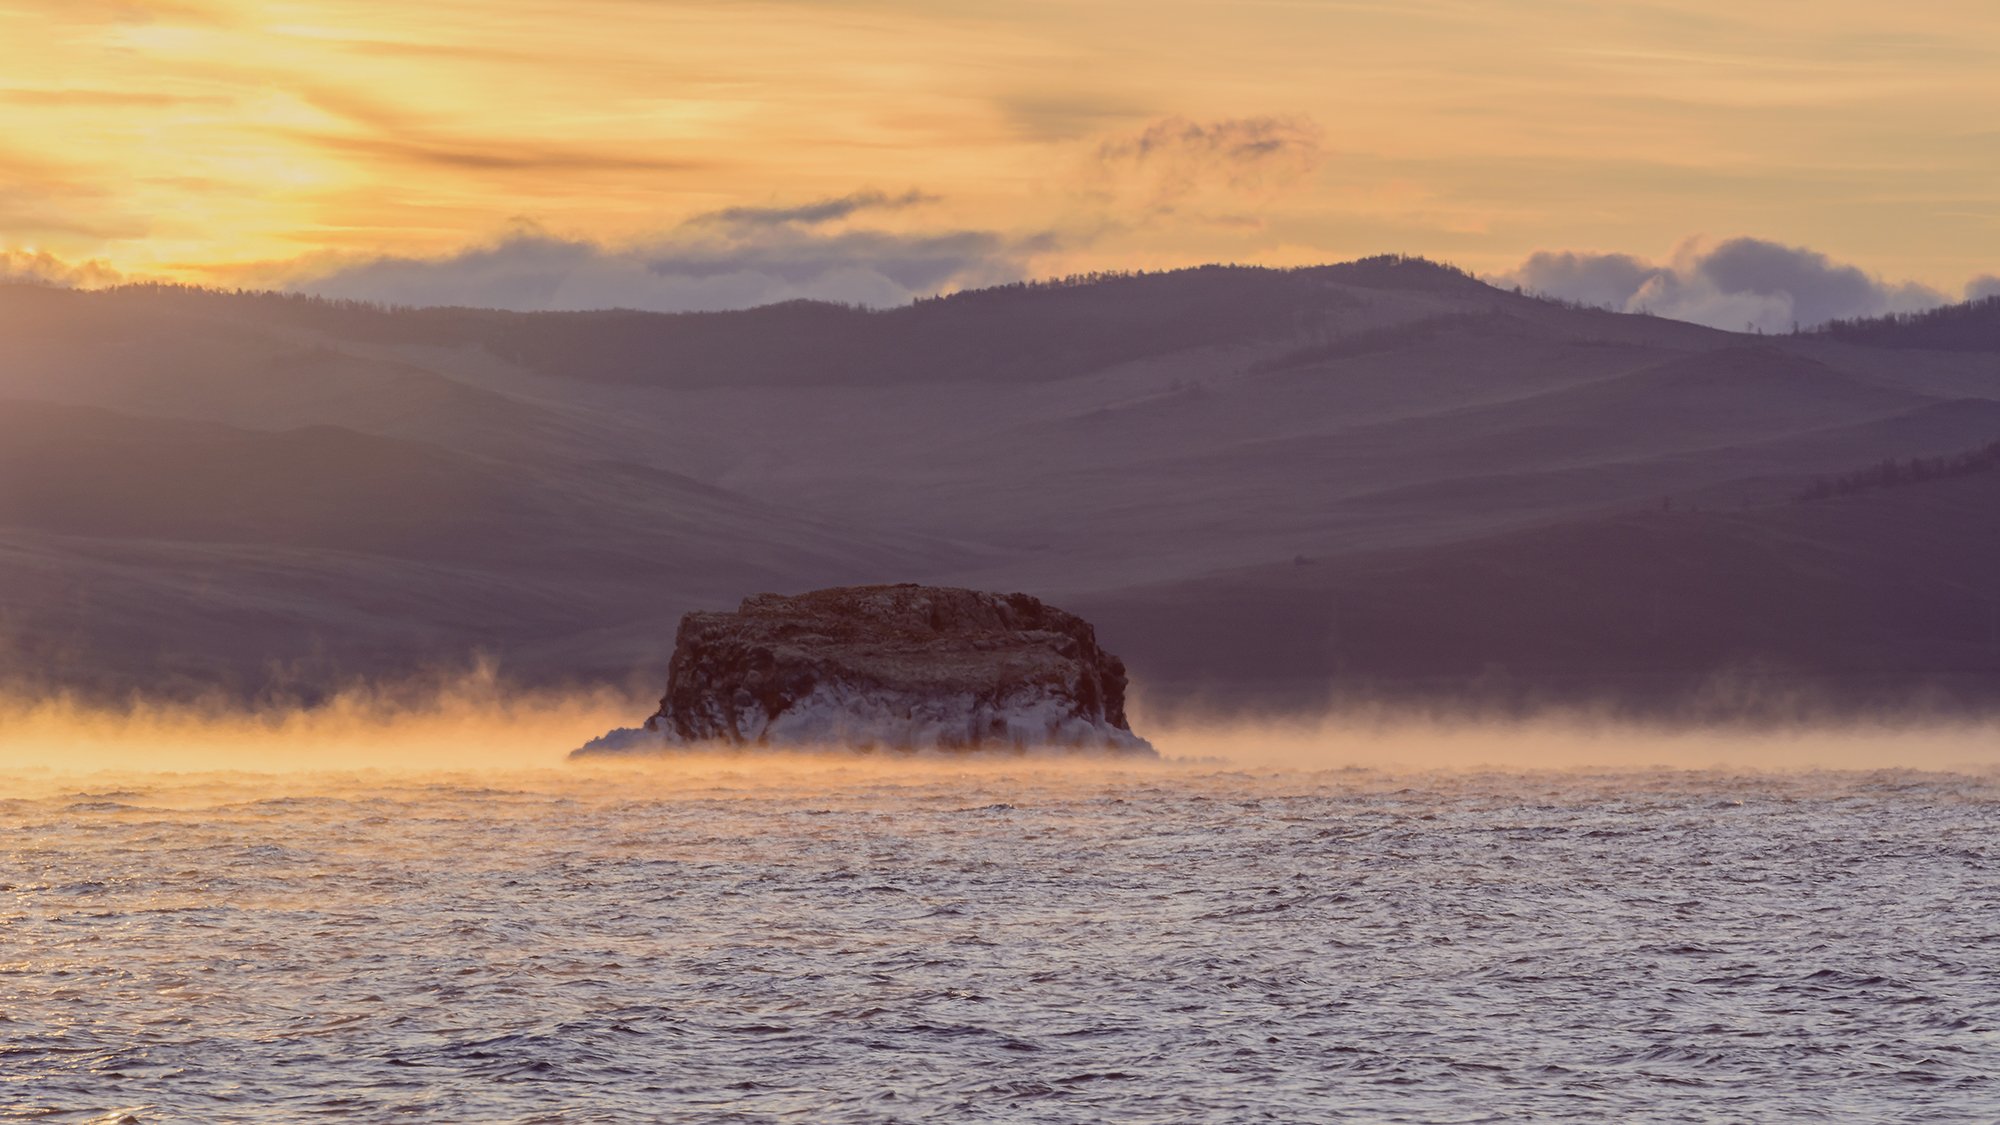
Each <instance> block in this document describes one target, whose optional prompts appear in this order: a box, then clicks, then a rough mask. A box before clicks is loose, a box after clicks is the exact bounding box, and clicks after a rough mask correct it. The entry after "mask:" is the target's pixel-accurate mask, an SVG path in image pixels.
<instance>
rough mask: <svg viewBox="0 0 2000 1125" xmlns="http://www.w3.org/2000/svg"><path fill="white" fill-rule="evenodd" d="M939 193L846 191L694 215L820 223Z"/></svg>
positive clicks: (754, 222) (737, 222) (739, 222)
mask: <svg viewBox="0 0 2000 1125" xmlns="http://www.w3.org/2000/svg"><path fill="white" fill-rule="evenodd" d="M937 201H938V197H937V196H935V195H926V194H924V193H923V192H920V191H918V190H916V189H915V188H911V189H910V190H909V191H906V192H904V193H903V194H901V195H889V194H886V193H884V192H880V191H874V190H868V191H857V192H854V193H853V194H851V195H843V196H841V197H840V198H838V199H822V200H819V201H817V202H814V203H802V204H800V205H798V206H796V207H729V208H725V209H724V210H721V211H711V212H709V213H708V214H706V215H698V216H696V217H695V221H696V222H710V223H723V224H728V225H732V226H776V225H784V224H798V225H801V226H817V225H819V224H821V223H830V222H834V221H836V220H839V219H846V218H850V217H852V216H853V215H854V214H856V213H857V212H860V211H900V210H902V209H903V208H906V207H916V206H918V205H920V204H924V203H936V202H937Z"/></svg>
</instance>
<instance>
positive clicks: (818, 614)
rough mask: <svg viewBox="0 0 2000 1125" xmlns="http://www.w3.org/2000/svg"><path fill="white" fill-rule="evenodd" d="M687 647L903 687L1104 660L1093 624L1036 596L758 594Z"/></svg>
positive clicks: (713, 619)
mask: <svg viewBox="0 0 2000 1125" xmlns="http://www.w3.org/2000/svg"><path fill="white" fill-rule="evenodd" d="M681 629H682V636H683V639H684V640H696V641H699V642H700V643H703V644H708V645H714V644H737V645H755V646H759V647H763V648H768V649H770V650H771V651H772V653H773V655H774V656H778V657H780V658H783V659H794V660H801V661H807V662H812V663H830V664H838V665H839V666H840V667H841V668H842V669H843V670H845V671H847V672H849V673H851V674H860V675H864V676H868V677H870V678H877V679H880V680H882V681H884V682H894V683H902V684H912V683H919V682H923V683H935V684H938V685H940V686H948V685H951V684H953V683H955V682H958V681H964V680H971V679H981V680H987V681H991V680H992V679H993V678H994V677H995V675H996V666H997V668H998V671H999V674H1000V675H1002V676H1003V678H1006V679H1012V678H1015V677H1023V676H1029V675H1033V674H1036V673H1038V672H1045V671H1049V670H1053V669H1056V668H1058V667H1060V666H1062V665H1063V664H1065V663H1066V662H1067V661H1070V660H1075V659H1077V658H1079V657H1084V656H1086V655H1089V656H1093V657H1094V656H1096V655H1097V653H1096V651H1095V650H1096V636H1095V633H1094V631H1093V630H1092V629H1091V627H1090V624H1089V623H1088V622H1086V621H1084V620H1083V619H1082V618H1080V617H1078V616H1076V615H1075V614H1072V613H1066V612H1064V611H1063V610H1060V609H1056V608H1054V607H1053V606H1048V605H1044V604H1043V603H1042V602H1041V601H1040V600H1039V599H1037V598H1034V597H1031V596H1029V595H1027V594H989V593H983V592H981V591H977V590H964V589H957V588H951V587H938V586H918V585H897V586H844V587H837V588H834V589H830V590H815V591H813V592H812V593H809V594H796V595H778V594H758V595H756V596H754V597H750V598H746V599H744V601H743V604H742V606H741V607H740V608H738V609H737V610H736V611H735V612H732V613H691V614H688V615H687V617H686V618H684V619H683V620H682V623H681Z"/></svg>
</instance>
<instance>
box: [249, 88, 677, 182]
mask: <svg viewBox="0 0 2000 1125" xmlns="http://www.w3.org/2000/svg"><path fill="white" fill-rule="evenodd" d="M299 94H300V96H301V97H302V98H304V100H305V101H306V102H307V104H309V105H311V106H313V107H315V108H317V109H319V110H320V111H322V112H323V113H326V114H328V115H330V116H332V117H335V118H338V119H340V120H342V121H344V122H345V123H346V124H347V125H348V126H349V128H350V129H351V130H352V129H358V130H360V132H359V133H358V134H357V133H355V132H352V131H350V132H332V131H327V130H310V129H285V130H280V132H281V133H283V135H286V136H289V137H291V138H293V139H295V140H299V141H302V142H304V143H307V144H312V145H317V146H319V147H321V148H323V149H326V150H328V151H330V152H335V153H339V154H343V155H350V156H362V157H367V158H370V159H373V160H379V161H384V162H386V163H390V164H399V165H404V166H407V167H412V168H419V169H440V170H446V171H455V172H475V173H477V172H486V173H510V172H552V171H553V172H563V173H569V174H573V175H578V174H588V173H595V172H610V173H644V172H685V171H689V170H692V169H695V168H698V167H701V166H702V165H700V164H699V163H697V162H694V161H689V160H683V159H680V158H678V157H674V156H667V155H661V154H658V153H650V152H645V151H643V150H640V149H635V148H633V147H630V146H620V147H617V148H611V147H607V146H596V147H592V146H589V145H582V144H576V143H570V142H566V141H560V140H535V139H531V138H526V137H493V136H477V135H467V134H458V133H453V132H450V131H447V130H441V129H439V128H437V127H436V125H435V123H433V122H432V121H430V120H428V119H427V118H425V117H423V116H421V115H418V114H414V113H411V112H409V111H407V110H404V109H402V108H400V107H398V106H396V105H393V104H390V103H387V102H382V101H378V100H375V99H373V98H371V97H369V96H367V95H364V94H359V93H356V92H354V91H351V90H345V89H341V88H339V87H335V86H328V85H317V86H308V87H305V88H302V89H301V90H300V91H299Z"/></svg>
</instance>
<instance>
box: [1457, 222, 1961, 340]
mask: <svg viewBox="0 0 2000 1125" xmlns="http://www.w3.org/2000/svg"><path fill="white" fill-rule="evenodd" d="M1494 280H1495V281H1497V282H1500V283H1502V284H1515V285H1519V286H1521V287H1522V288H1523V289H1526V290H1529V291H1531V292H1535V293H1542V294H1546V295H1548V296H1552V297H1561V298H1564V299H1566V300H1574V301H1583V302H1585V303H1587V304H1592V305H1601V306H1605V307H1608V308H1613V309H1619V310H1623V311H1627V312H1636V311H1640V310H1645V311H1648V312H1652V313H1656V314H1658V315H1661V316H1667V317H1672V318H1674V319H1676V320H1690V321H1694V322H1696V323H1700V324H1709V325H1713V326H1715V327H1717V328H1728V329H1742V328H1745V327H1753V328H1757V329H1761V330H1763V331H1767V332H1770V331H1784V330H1787V329H1789V328H1791V327H1792V326H1793V325H1799V326H1803V327H1808V328H1809V327H1813V326H1816V325H1819V324H1824V323H1826V322H1827V321H1829V320H1836V319H1841V318H1845V317H1856V316H1878V315H1881V314H1883V313H1892V312H1913V311H1916V310H1919V309H1927V308H1934V307H1936V306H1938V305H1942V304H1946V303H1948V302H1949V300H1950V298H1949V297H1947V296H1945V295H1944V294H1943V293H1941V292H1939V291H1937V290H1935V289H1932V288H1930V287H1929V286H1925V285H1919V284H1917V283H1915V282H1892V281H1886V280H1884V279H1882V278H1879V277H1875V276H1873V275H1871V274H1869V273H1867V272H1866V271H1864V270H1862V269H1860V268H1859V267H1857V266H1853V265H1848V264H1844V263H1841V262H1836V261H1834V260H1833V259H1832V258H1829V257H1828V256H1827V255H1825V254H1822V253H1820V252H1819V251H1816V250H1811V249H1808V248H1806V247H1802V246H1786V245H1784V244H1782V243H1777V242H1769V241H1765V240H1763V239H1756V238H1732V239H1728V240H1726V241H1723V242H1719V243H1714V244H1708V243H1704V242H1702V241H1700V240H1697V239H1690V240H1688V241H1687V242H1685V243H1683V244H1682V245H1681V247H1680V248H1679V249H1678V250H1677V251H1675V253H1674V255H1673V257H1672V258H1671V260H1669V261H1667V262H1665V263H1657V262H1652V261H1649V260H1647V259H1644V258H1640V257H1636V256H1634V255H1631V254H1616V253H1611V254H1604V253H1589V252H1582V253H1580V252H1575V251H1546V250H1545V251H1540V252H1537V253H1535V254H1533V255H1530V256H1529V258H1528V259H1527V260H1526V261H1524V262H1522V263H1521V264H1520V266H1518V267H1516V268H1515V269H1514V270H1513V271H1511V272H1509V273H1506V274H1503V275H1500V276H1499V277H1497V278H1495V279H1494ZM1977 284H1978V282H1974V283H1973V285H1974V286H1976V285H1977ZM1971 290H1972V286H1968V287H1967V292H1968V294H1970V292H1971Z"/></svg>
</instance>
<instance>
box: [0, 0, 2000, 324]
mask: <svg viewBox="0 0 2000 1125" xmlns="http://www.w3.org/2000/svg"><path fill="white" fill-rule="evenodd" d="M1996 120H2000V5H1996V4H1993V3H1992V2H1991V0H1978V2H1938V0H1913V2H1911V3H1906V4H1901V5H1896V6H1893V7H1892V6H1887V5H1880V4H1857V3H1843V2H1839V0H1832V2H1819V3H1806V2H1796V0H1762V2H1759V3H1755V4H1747V3H1743V2H1741V0H1731V2H1722V0H1658V2H1651V3H1626V4H1607V3H1602V2H1596V0H1512V2H1508V0H1326V2H1320V0H1237V2H1234V3H1230V4H1215V3H1208V2H1200V3H1196V2H1182V0H1143V2H1140V0H1132V2H1126V0H1106V2H1100V3H1087V4H1086V3H1060V4H1059V3H1043V2H1036V0H1005V2H999V0H994V2H983V0H982V2H972V3H964V2H959V3H954V2H950V0H933V2H921V3H919V2H914V0H823V2H817V3H808V2H801V3H724V2H652V0H478V2H470V0H429V2H426V3H422V4H412V3H406V2H394V3H391V2H380V0H297V2H274V3H247V2H237V0H56V2H43V0H0V253H6V252H11V255H12V257H11V260H13V261H15V262H16V263H22V262H28V263H30V264H32V261H33V259H31V258H30V257H29V255H32V254H42V255H46V256H47V257H45V258H43V259H41V260H42V261H43V262H45V263H53V262H61V263H69V264H71V265H75V264H77V263H83V262H87V261H91V260H97V261H99V262H101V263H102V265H103V267H105V268H108V269H109V270H114V271H117V272H118V273H120V274H122V275H125V276H169V277H176V278H181V279H185V280H194V281H207V282H223V283H231V284H234V283H239V282H249V283H278V282H282V281H285V280H288V279H291V278H295V277H298V276H302V275H305V274H310V273H313V272H316V271H325V270H327V269H330V268H332V267H333V266H334V265H336V264H339V263H343V262H350V261H355V260H361V259H366V258H370V257H373V256H377V255H383V254H393V255H402V256H418V257H422V256H431V255H441V254H446V253H449V252H452V251H455V250H458V249H461V248H463V247H466V246H468V245H477V244H481V243H487V242H491V241H492V240H494V239H497V238H500V237H501V236H502V235H503V234H504V233H505V232H507V231H509V230H519V229H539V230H545V231H548V232H552V233H553V234H555V235H559V236H562V237H568V238H580V239H587V240H590V241H593V242H599V243H605V244H608V245H612V246H618V245H624V244H628V243H633V242H640V243H643V242H645V241H647V240H649V239H657V238H659V237H661V236H662V234H663V232H672V231H676V230H686V229H690V228H688V227H687V226H686V224H687V223H688V220H690V219H691V218H694V217H696V216H700V215H703V214H707V213H712V212H716V211H720V210H724V209H728V208H732V207H735V208H742V207H763V208H777V207H788V206H795V205H799V204H805V203H810V202H813V201H818V200H827V199H835V198H841V197H851V196H854V195H855V193H857V192H864V191H870V190H872V191H876V192H881V193H883V195H882V196H881V198H882V199H884V200H887V201H888V202H887V203H885V204H883V205H870V206H866V207H859V208H855V209H852V213H851V214H847V215H845V216H844V217H836V218H834V219H831V220H828V221H827V222H825V223H822V224H820V225H818V226H816V227H815V228H814V229H815V230H816V231H820V232H823V233H824V232H836V233H837V232H840V231H850V230H859V229H865V230H869V231H882V232H888V233H890V234H894V235H899V236H914V235H920V234H926V233H938V232H987V233H989V234H991V235H992V236H993V237H995V238H997V239H999V240H1001V241H1002V242H1003V243H1004V244H1006V245H1007V246H1008V247H1010V248H1011V249H1010V250H1009V253H1010V254H1011V255H1012V256H1013V257H1014V258H1015V259H1016V260H1018V261H1019V262H1020V263H1021V264H1022V265H1023V268H1025V269H1027V270H1029V271H1030V272H1034V273H1050V272H1066V271H1069V270H1074V269H1088V268H1101V267H1142V266H1164V265H1175V264H1186V263H1193V262H1199V261H1208V260H1233V261H1247V262H1263V263H1271V264H1296V263H1303V262H1310V261H1324V260H1336V259H1342V258H1351V257H1354V256H1357V255H1360V254H1365V253H1373V252H1378V251H1385V250H1394V251H1404V252H1411V253H1423V254H1428V255H1431V256H1435V257H1441V258H1445V259H1449V260H1452V261H1454V262H1457V263H1459V264H1461V265H1465V266H1469V267H1471V268H1474V269H1480V270H1488V271H1494V270H1503V269H1506V268H1509V267H1511V266H1513V265H1514V264H1515V263H1518V262H1519V261H1520V260H1521V259H1522V258H1523V257H1524V256H1525V255H1526V254H1528V253H1529V252H1531V251H1534V250H1537V249H1548V248H1579V249H1583V248H1588V249H1598V250H1620V251H1630V252H1635V253H1639V254H1642V255H1648V256H1652V257H1655V258H1661V257H1664V256H1666V255H1667V254H1668V253H1670V252H1671V250H1672V248H1673V247H1674V246H1675V245H1676V244H1678V243H1679V242H1680V241H1681V240H1682V239H1683V238H1686V237H1688V236H1691V235H1705V236H1709V237H1718V238H1719V237H1724V236H1729V235H1737V234H1749V235H1755V236H1758V237H1761V238H1768V239H1774V240H1777V241H1781V242H1786V243H1790V244H1794V245H1804V246H1810V247H1812V248H1815V249H1817V250H1820V251H1824V252H1826V253H1828V254H1830V255H1832V256H1833V257H1835V258H1836V259H1838V260H1840V261H1845V262H1852V263H1855V264H1857V265H1859V266H1861V267H1862V268H1863V269H1865V270H1867V271H1869V272H1870V273H1873V274H1877V275H1880V276H1884V277H1889V278H1892V279H1898V280H1902V279H1911V280H1916V281H1921V282H1924V283H1927V284H1929V285H1931V286H1933V287H1935V288H1937V289H1939V290H1941V291H1944V292H1947V293H1952V294H1956V293H1958V292H1959V291H1960V287H1961V286H1962V285H1963V284H1964V282H1965V281H1966V280H1967V279H1968V278H1969V277H1972V276H1973V275H1976V274H1980V273H1991V272H1995V271H1996V269H2000V199H1996V197H1995V194H1994V188H1995V186H1996V185H2000V126H1996V124H1995V121H1996ZM866 198H871V199H872V198H875V197H872V196H871V197H866ZM524 224H532V227H524ZM22 268H27V267H22ZM48 268H49V269H56V268H58V267H56V266H54V265H50V266H49V267H48ZM108 276H110V275H109V274H108V273H105V272H103V270H100V271H99V273H97V274H95V275H92V276H89V277H84V278H83V280H85V281H89V280H101V279H102V278H104V277H108Z"/></svg>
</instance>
